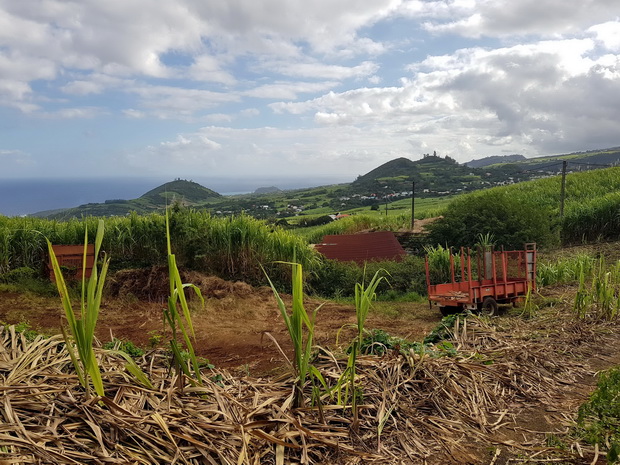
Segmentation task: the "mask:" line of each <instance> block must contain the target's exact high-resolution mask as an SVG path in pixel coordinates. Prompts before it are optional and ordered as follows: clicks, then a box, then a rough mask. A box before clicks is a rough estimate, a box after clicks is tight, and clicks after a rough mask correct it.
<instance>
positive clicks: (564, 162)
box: [560, 160, 566, 218]
mask: <svg viewBox="0 0 620 465" xmlns="http://www.w3.org/2000/svg"><path fill="white" fill-rule="evenodd" d="M565 197H566V160H564V161H563V162H562V189H561V190H560V218H564V198H565Z"/></svg>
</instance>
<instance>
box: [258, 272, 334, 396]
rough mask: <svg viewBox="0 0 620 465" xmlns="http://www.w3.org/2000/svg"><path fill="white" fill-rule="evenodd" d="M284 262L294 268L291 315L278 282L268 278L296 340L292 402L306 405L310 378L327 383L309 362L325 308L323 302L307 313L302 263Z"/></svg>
mask: <svg viewBox="0 0 620 465" xmlns="http://www.w3.org/2000/svg"><path fill="white" fill-rule="evenodd" d="M281 263H285V264H288V265H291V267H292V278H291V279H292V290H293V303H292V309H291V312H290V314H289V311H288V310H287V308H286V304H285V303H284V301H283V300H282V297H280V294H279V293H278V291H277V289H276V287H275V285H274V284H273V282H272V281H271V279H270V278H269V276H268V275H267V274H266V273H265V275H267V280H268V281H269V285H270V286H271V290H272V291H273V295H274V297H275V299H276V302H277V304H278V308H279V309H280V314H281V315H282V319H283V320H284V324H285V325H286V329H287V331H288V334H289V336H290V338H291V342H292V343H293V362H290V363H291V365H292V368H293V372H294V375H295V379H296V382H295V387H294V399H293V405H294V407H303V406H304V404H305V402H304V396H303V389H304V386H305V385H306V381H307V379H308V377H309V376H315V377H318V379H319V381H320V382H321V384H323V385H325V380H324V379H323V378H322V376H321V375H320V373H319V372H318V370H316V368H314V367H313V366H312V365H311V363H310V359H311V357H312V353H311V352H312V343H313V338H314V322H315V319H316V314H317V312H318V311H319V309H320V308H321V307H322V304H321V305H319V306H318V307H317V308H316V309H315V310H314V312H312V315H308V312H307V311H306V309H305V307H304V292H303V268H302V266H301V264H299V263H292V262H281Z"/></svg>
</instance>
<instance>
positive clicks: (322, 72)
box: [263, 61, 379, 80]
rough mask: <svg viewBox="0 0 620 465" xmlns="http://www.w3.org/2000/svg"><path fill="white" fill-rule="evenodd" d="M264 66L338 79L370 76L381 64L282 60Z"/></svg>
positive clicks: (278, 70) (304, 75) (292, 73)
mask: <svg viewBox="0 0 620 465" xmlns="http://www.w3.org/2000/svg"><path fill="white" fill-rule="evenodd" d="M263 67H264V68H266V69H270V70H272V71H275V72H277V73H279V74H283V75H284V76H293V77H306V78H315V79H338V80H344V79H350V78H363V77H368V76H371V75H373V74H374V73H376V72H377V71H378V70H379V66H378V65H377V64H376V63H373V62H371V61H364V62H362V63H360V64H359V65H355V66H341V65H330V64H325V63H320V62H318V61H313V62H305V63H301V62H298V63H291V62H286V61H280V62H267V63H264V64H263Z"/></svg>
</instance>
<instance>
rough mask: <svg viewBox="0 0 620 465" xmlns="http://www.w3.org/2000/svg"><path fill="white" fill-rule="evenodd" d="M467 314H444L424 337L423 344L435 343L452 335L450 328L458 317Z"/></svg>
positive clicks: (463, 316)
mask: <svg viewBox="0 0 620 465" xmlns="http://www.w3.org/2000/svg"><path fill="white" fill-rule="evenodd" d="M466 315H467V314H463V313H460V314H459V313H454V314H452V315H448V316H444V317H443V318H442V319H441V321H440V322H439V324H438V325H437V326H435V328H433V330H432V331H431V332H430V333H429V334H428V336H426V337H425V338H424V344H436V343H437V342H439V341H443V340H444V339H448V338H450V337H452V328H454V324H455V323H456V320H457V319H458V318H465V317H466Z"/></svg>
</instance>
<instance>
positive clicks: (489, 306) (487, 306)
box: [480, 297, 498, 316]
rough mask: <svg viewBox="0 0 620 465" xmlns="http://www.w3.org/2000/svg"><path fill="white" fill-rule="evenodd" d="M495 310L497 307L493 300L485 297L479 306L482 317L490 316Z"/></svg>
mask: <svg viewBox="0 0 620 465" xmlns="http://www.w3.org/2000/svg"><path fill="white" fill-rule="evenodd" d="M497 309H498V306H497V302H496V301H495V299H494V298H493V297H487V298H486V299H484V301H483V302H482V305H481V306H480V313H481V314H482V315H487V316H492V315H494V314H495V312H497Z"/></svg>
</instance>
